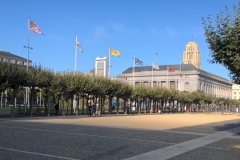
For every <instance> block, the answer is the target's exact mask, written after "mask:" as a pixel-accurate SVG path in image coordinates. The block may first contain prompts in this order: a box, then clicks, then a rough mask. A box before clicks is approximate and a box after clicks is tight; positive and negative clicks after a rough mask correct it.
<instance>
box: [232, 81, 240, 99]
mask: <svg viewBox="0 0 240 160" xmlns="http://www.w3.org/2000/svg"><path fill="white" fill-rule="evenodd" d="M232 99H236V100H240V85H239V84H233V85H232Z"/></svg>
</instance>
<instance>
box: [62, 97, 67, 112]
mask: <svg viewBox="0 0 240 160" xmlns="http://www.w3.org/2000/svg"><path fill="white" fill-rule="evenodd" d="M65 104H66V101H65V98H64V97H63V96H62V115H63V116H65V110H64V106H65Z"/></svg>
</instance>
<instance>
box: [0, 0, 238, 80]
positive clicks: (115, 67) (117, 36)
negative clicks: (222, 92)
mask: <svg viewBox="0 0 240 160" xmlns="http://www.w3.org/2000/svg"><path fill="white" fill-rule="evenodd" d="M237 3H238V1H237V0H165V1H164V0H58V1H57V0H41V1H32V0H21V1H20V0H1V1H0V50H3V51H8V52H11V53H13V54H16V55H19V56H22V57H24V58H26V57H27V51H26V49H25V48H24V47H23V46H24V45H25V46H26V45H27V33H28V27H27V24H28V16H30V20H32V21H34V22H35V23H36V24H37V25H38V26H39V27H40V29H41V31H42V32H43V33H44V34H45V35H46V36H42V35H39V34H36V33H34V32H31V33H30V46H31V47H32V48H33V49H32V50H30V59H31V60H32V61H33V62H34V63H36V64H41V65H43V66H45V67H48V68H51V69H54V71H64V70H72V71H73V70H74V54H75V35H76V33H78V41H79V43H80V44H81V46H82V48H83V50H84V53H81V52H80V51H78V60H77V61H78V62H77V63H78V64H77V70H78V71H82V72H89V71H90V70H91V69H92V68H94V65H95V59H96V57H104V56H108V53H109V46H111V47H112V48H113V49H116V50H119V51H120V52H121V57H115V56H111V66H112V68H111V76H113V77H114V76H116V75H118V74H120V73H122V72H123V71H124V70H126V69H127V68H128V67H132V64H133V55H134V54H135V56H136V57H137V58H138V59H140V60H141V61H143V63H144V65H148V66H149V65H151V63H152V61H153V60H154V59H155V54H156V53H158V56H157V63H158V64H159V65H170V64H179V63H180V60H181V54H182V53H183V51H184V50H185V47H186V44H187V43H188V42H189V41H192V35H194V37H193V41H195V42H197V43H198V45H199V49H200V52H201V64H202V70H204V71H207V72H210V73H213V74H216V75H219V76H222V77H224V78H227V79H229V76H228V73H229V72H228V71H227V70H226V69H225V68H224V67H223V66H221V65H219V64H210V63H209V62H208V60H209V59H210V58H211V57H210V56H209V55H210V51H209V49H208V44H207V43H206V42H205V36H204V35H203V34H204V29H203V25H202V20H201V17H202V16H203V17H207V16H208V15H209V14H210V15H212V16H213V17H215V16H216V14H217V13H219V11H220V10H224V7H225V6H229V7H230V8H232V5H233V4H237Z"/></svg>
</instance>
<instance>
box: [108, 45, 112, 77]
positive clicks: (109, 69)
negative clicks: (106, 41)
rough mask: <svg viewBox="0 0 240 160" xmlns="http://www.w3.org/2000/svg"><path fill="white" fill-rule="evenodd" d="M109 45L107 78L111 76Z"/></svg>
mask: <svg viewBox="0 0 240 160" xmlns="http://www.w3.org/2000/svg"><path fill="white" fill-rule="evenodd" d="M110 67H111V66H110V46H109V60H108V76H109V78H111V76H110Z"/></svg>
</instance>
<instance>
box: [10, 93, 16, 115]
mask: <svg viewBox="0 0 240 160" xmlns="http://www.w3.org/2000/svg"><path fill="white" fill-rule="evenodd" d="M13 98H14V100H13V105H12V108H11V117H12V118H14V112H15V107H16V105H15V104H16V91H14V93H13Z"/></svg>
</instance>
